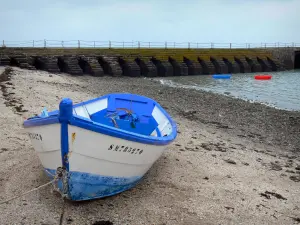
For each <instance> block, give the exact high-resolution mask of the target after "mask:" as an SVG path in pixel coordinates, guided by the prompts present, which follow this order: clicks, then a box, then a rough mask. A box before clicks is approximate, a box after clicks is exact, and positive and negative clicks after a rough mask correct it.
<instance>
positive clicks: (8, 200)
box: [0, 178, 58, 205]
mask: <svg viewBox="0 0 300 225" xmlns="http://www.w3.org/2000/svg"><path fill="white" fill-rule="evenodd" d="M56 179H58V178H55V179H53V180H52V181H50V182H48V183H46V184H43V185H41V186H39V187H36V188H33V189H32V190H29V191H26V192H24V193H22V194H20V195H17V196H14V197H12V198H9V199H7V200H4V201H1V202H0V205H3V204H5V203H7V202H10V201H12V200H14V199H16V198H20V197H22V196H24V195H27V194H29V193H31V192H34V191H37V190H39V189H41V188H43V187H46V186H48V185H50V184H52V183H54V182H55V181H56Z"/></svg>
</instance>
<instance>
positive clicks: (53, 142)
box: [23, 93, 177, 201]
mask: <svg viewBox="0 0 300 225" xmlns="http://www.w3.org/2000/svg"><path fill="white" fill-rule="evenodd" d="M23 127H24V129H25V131H26V132H27V133H28V135H29V138H30V140H31V143H32V145H33V148H34V149H35V152H36V153H37V155H38V157H39V160H40V162H41V164H42V165H43V168H44V171H45V173H46V174H47V175H48V176H49V178H50V181H51V179H52V180H54V179H57V178H59V179H58V181H56V182H55V188H56V189H57V191H59V192H60V194H61V195H62V196H63V197H65V198H67V199H69V200H72V201H84V200H91V199H98V198H104V197H108V196H112V195H116V194H119V193H121V192H124V191H126V190H128V189H131V188H133V187H134V186H136V185H137V184H138V183H139V182H140V181H141V180H142V178H143V177H144V175H145V174H146V173H147V171H148V170H149V169H150V168H151V167H152V165H153V163H154V162H155V161H156V160H157V159H158V158H159V157H160V156H161V155H162V154H163V152H164V151H165V150H166V148H167V147H168V145H169V144H170V143H172V142H173V141H174V140H175V139H176V137H177V125H176V123H175V121H174V120H173V119H172V117H171V116H170V115H169V114H168V113H167V112H166V111H165V110H164V109H163V108H162V107H161V106H160V105H159V103H157V102H156V101H154V100H153V99H151V98H148V97H146V96H142V95H137V94H131V93H112V94H107V95H104V96H100V97H98V98H94V99H90V100H87V101H84V102H80V103H77V104H73V101H72V99H70V98H63V99H62V100H61V101H60V103H59V109H58V110H54V111H49V112H48V111H47V109H46V108H44V109H43V111H42V113H40V114H39V115H37V116H33V117H30V118H28V119H26V120H25V121H24V123H23ZM57 175H58V176H57Z"/></svg>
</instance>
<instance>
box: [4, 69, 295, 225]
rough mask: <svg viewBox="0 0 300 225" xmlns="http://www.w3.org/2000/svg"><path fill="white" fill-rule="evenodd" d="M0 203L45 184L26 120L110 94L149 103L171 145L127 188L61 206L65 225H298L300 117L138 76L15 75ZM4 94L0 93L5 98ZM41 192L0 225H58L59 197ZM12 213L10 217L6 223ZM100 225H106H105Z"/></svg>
mask: <svg viewBox="0 0 300 225" xmlns="http://www.w3.org/2000/svg"><path fill="white" fill-rule="evenodd" d="M0 85H1V87H2V89H1V91H0V92H1V93H0V134H1V135H0V143H1V146H0V178H1V179H0V186H1V187H3V188H0V201H2V200H4V199H7V198H10V197H12V196H14V195H18V194H20V193H22V192H25V191H28V190H30V189H32V188H34V187H36V186H39V185H42V184H44V183H46V182H48V179H47V176H46V175H45V174H44V172H43V170H42V169H43V168H42V166H41V164H40V162H39V159H38V157H37V156H36V154H35V152H34V150H33V148H32V144H31V143H30V141H29V138H28V137H27V135H26V134H25V133H24V131H23V130H22V126H21V125H22V123H23V121H24V119H25V118H28V117H29V116H32V115H34V114H36V113H40V111H41V110H42V109H43V107H44V106H46V107H47V109H48V110H54V109H58V104H59V101H60V99H61V98H62V97H70V98H71V99H72V100H73V102H74V103H77V102H79V101H83V100H87V99H90V98H94V97H97V96H100V95H104V94H107V93H112V92H131V93H136V94H141V95H145V96H147V97H150V98H153V99H155V100H156V101H157V102H158V103H159V104H160V105H161V106H162V107H163V108H164V109H166V110H167V111H168V113H169V114H170V115H171V116H172V118H173V119H174V120H175V122H176V123H177V125H178V136H177V139H176V140H175V141H174V142H173V143H172V144H171V145H170V146H169V147H168V149H167V151H166V152H165V153H164V154H163V155H162V157H160V158H159V159H158V160H157V162H156V163H155V164H154V165H153V166H152V167H151V169H150V170H149V172H148V173H147V174H146V176H145V177H144V178H143V180H142V181H141V182H140V183H139V184H138V185H137V186H136V187H134V188H133V189H131V190H128V191H126V192H123V193H121V194H119V195H116V196H112V197H109V198H105V199H99V200H94V201H88V202H83V203H78V202H74V203H72V202H67V203H66V208H65V215H64V222H63V224H95V225H96V224H97V223H96V222H98V224H101V223H100V222H101V221H102V224H105V223H104V222H105V221H110V222H111V224H114V225H119V224H122V225H123V224H146V225H147V224H155V225H162V224H165V225H171V224H172V225H174V224H179V225H183V224H191V225H196V224H197V225H198V224H297V223H299V221H300V218H299V215H300V208H299V205H300V197H299V184H300V183H299V182H300V149H299V146H300V142H299V137H298V136H299V131H300V112H290V111H284V110H278V109H273V108H271V107H268V106H264V105H261V104H258V103H249V102H246V101H244V100H241V99H234V98H231V97H228V96H225V95H220V94H217V93H209V92H206V91H198V90H183V89H178V88H171V87H166V86H164V85H161V84H159V83H156V82H153V80H146V79H140V78H128V77H118V78H116V77H109V76H106V77H91V76H78V77H74V76H71V75H68V74H51V73H48V72H42V71H28V70H23V69H19V68H13V72H12V75H11V78H10V80H9V81H2V82H0ZM3 90H5V91H3ZM50 191H51V188H50V187H47V188H44V189H41V190H39V191H37V192H35V193H32V194H29V195H26V196H23V197H22V198H19V199H15V200H13V201H11V202H9V203H7V204H5V205H0V210H1V212H2V213H1V215H0V224H3V225H6V224H12V223H17V224H19V223H20V224H21V223H23V224H34V223H37V224H51V225H52V224H58V222H59V219H60V215H61V213H62V201H61V198H60V197H59V196H58V195H56V194H55V193H51V192H50ZM12 215H14V216H12ZM107 224H109V223H108V222H107Z"/></svg>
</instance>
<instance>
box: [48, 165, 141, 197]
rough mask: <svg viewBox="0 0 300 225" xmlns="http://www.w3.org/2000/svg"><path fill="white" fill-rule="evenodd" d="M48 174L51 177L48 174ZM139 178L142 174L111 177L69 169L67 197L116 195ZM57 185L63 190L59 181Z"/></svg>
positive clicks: (133, 184)
mask: <svg viewBox="0 0 300 225" xmlns="http://www.w3.org/2000/svg"><path fill="white" fill-rule="evenodd" d="M45 170H47V171H48V172H49V173H51V174H53V175H54V174H55V173H56V170H51V169H45ZM47 174H48V173H47ZM48 176H49V177H50V178H51V179H52V178H53V176H51V175H50V174H48ZM141 179H142V176H133V177H113V176H101V175H95V174H89V173H82V172H75V171H70V172H69V179H68V188H69V193H68V198H69V199H71V200H74V201H83V200H91V199H97V198H104V197H108V196H112V195H116V194H118V193H121V192H123V191H126V190H128V189H131V188H133V187H134V186H136V185H137V183H138V182H139V181H140V180H141ZM58 187H59V189H60V191H62V190H63V189H62V187H63V186H62V183H61V182H60V181H59V183H58Z"/></svg>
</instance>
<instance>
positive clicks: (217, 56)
mask: <svg viewBox="0 0 300 225" xmlns="http://www.w3.org/2000/svg"><path fill="white" fill-rule="evenodd" d="M299 50H300V49H299ZM297 51H298V50H297V49H295V48H270V49H268V48H267V49H258V48H253V49H183V48H178V49H175V48H172V49H166V48H130V49H129V48H128V49H126V48H119V49H118V48H113V49H109V48H106V49H100V48H89V49H88V48H86V49H84V48H80V49H79V48H78V49H76V48H69V49H68V48H0V65H2V66H6V65H10V66H18V67H20V68H25V69H30V70H35V69H37V70H45V71H49V72H54V73H69V74H71V75H74V76H75V75H76V76H78V75H84V74H89V75H92V76H103V75H110V76H134V77H139V76H142V77H157V76H159V77H165V76H187V75H209V74H226V73H231V74H233V73H251V72H252V73H257V72H271V71H283V70H289V69H293V68H294V66H295V56H296V55H297V54H296V53H295V52H297Z"/></svg>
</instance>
